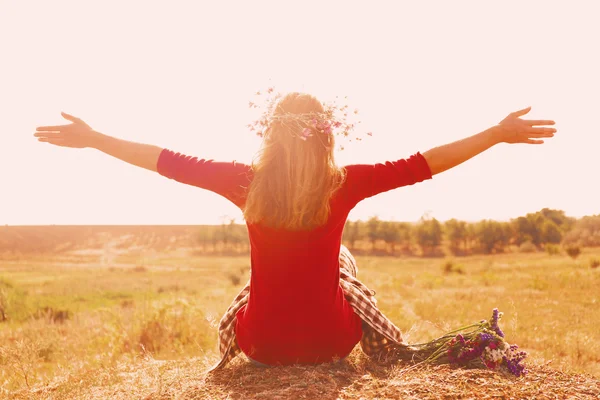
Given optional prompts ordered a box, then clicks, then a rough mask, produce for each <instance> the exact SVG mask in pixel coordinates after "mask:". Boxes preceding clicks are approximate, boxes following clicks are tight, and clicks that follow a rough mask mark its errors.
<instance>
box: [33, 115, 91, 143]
mask: <svg viewBox="0 0 600 400" xmlns="http://www.w3.org/2000/svg"><path fill="white" fill-rule="evenodd" d="M61 115H62V116H63V118H65V119H66V120H68V121H71V124H68V125H55V126H40V127H38V128H36V132H35V133H34V134H33V136H35V137H37V138H38V141H40V142H44V143H50V144H53V145H55V146H61V147H72V148H77V149H83V148H86V147H93V143H94V139H95V138H96V137H97V136H98V135H99V134H98V132H95V131H94V130H93V129H92V128H91V127H90V126H89V125H88V124H86V123H85V122H83V121H82V120H81V119H79V118H77V117H74V116H72V115H69V114H67V113H64V112H63V113H61Z"/></svg>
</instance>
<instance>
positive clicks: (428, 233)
mask: <svg viewBox="0 0 600 400" xmlns="http://www.w3.org/2000/svg"><path fill="white" fill-rule="evenodd" d="M414 233H415V238H416V240H417V243H418V244H419V246H421V250H423V254H429V255H432V254H435V251H436V249H437V248H438V246H439V245H440V244H441V243H442V224H440V222H439V221H438V220H437V219H435V218H431V219H426V218H425V217H422V218H421V220H420V221H419V223H418V224H417V226H416V228H415V229H414Z"/></svg>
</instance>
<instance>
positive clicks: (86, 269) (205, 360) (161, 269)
mask: <svg viewBox="0 0 600 400" xmlns="http://www.w3.org/2000/svg"><path fill="white" fill-rule="evenodd" d="M599 255H600V252H598V251H584V252H583V253H582V254H581V255H580V256H579V257H578V258H577V260H572V259H570V258H569V257H567V256H557V255H554V256H550V255H547V254H541V253H538V254H528V255H523V254H512V255H511V254H507V255H499V256H480V257H468V258H464V259H460V266H461V270H462V271H463V273H461V274H447V273H444V268H443V267H444V260H431V259H418V258H402V259H400V258H374V257H359V258H358V262H359V277H360V278H361V279H362V280H363V281H364V282H365V283H366V284H367V285H369V286H370V287H372V288H373V289H375V290H376V291H377V293H378V300H379V304H380V307H381V308H382V310H383V311H384V312H385V313H386V314H387V315H389V316H390V318H391V319H392V320H394V321H395V322H396V323H397V324H398V326H400V327H401V328H402V329H403V331H405V332H406V333H407V335H406V337H407V339H408V341H409V342H420V341H424V340H429V339H431V338H433V337H435V336H437V335H439V334H440V333H442V332H443V331H445V330H448V329H449V328H454V327H458V326H462V325H464V324H466V323H470V322H473V321H477V320H479V319H481V318H488V317H489V315H488V314H489V313H490V311H491V309H492V308H494V307H499V308H500V309H501V310H502V311H504V312H505V315H506V320H505V321H503V322H504V323H503V327H504V330H505V332H506V335H507V339H508V340H509V341H510V342H513V343H517V344H519V345H520V346H521V347H523V348H524V349H525V350H526V351H528V352H529V353H530V354H531V357H530V362H531V363H532V365H538V367H533V368H532V373H531V374H530V375H529V376H528V377H526V378H524V379H513V378H510V377H508V376H504V375H502V374H498V373H495V372H491V371H474V370H471V371H465V370H452V369H449V368H445V367H443V368H442V367H439V368H426V369H419V370H416V371H411V372H406V371H403V369H402V368H401V366H398V365H396V366H385V365H378V364H376V363H374V362H372V361H370V360H368V359H365V358H364V357H363V356H362V355H360V352H359V351H358V349H356V350H355V352H354V353H353V355H352V356H351V357H350V358H349V359H348V361H345V362H343V363H341V364H338V365H325V366H319V367H290V368H281V369H268V371H266V370H264V369H260V368H255V367H252V366H250V365H248V364H246V363H244V362H241V361H240V362H238V363H236V364H235V365H233V366H232V367H230V368H227V369H226V370H225V371H221V372H219V373H218V374H216V375H214V376H211V377H207V376H206V375H205V374H204V371H205V370H206V369H207V367H208V366H209V365H210V364H211V363H212V362H215V361H216V327H215V323H216V321H217V320H218V318H219V317H220V315H221V314H222V312H223V311H224V310H225V308H226V307H227V305H228V304H229V302H230V301H231V299H232V298H233V297H234V296H235V294H236V293H237V291H239V289H240V288H241V285H243V284H244V283H245V281H246V280H247V278H248V260H247V258H246V257H222V258H217V257H212V258H211V257H190V256H188V255H180V254H173V253H172V254H164V255H161V253H157V252H152V253H150V254H146V253H141V254H137V253H136V254H135V255H132V254H127V253H126V252H125V253H122V254H118V255H115V256H114V257H113V259H112V261H111V263H110V264H107V263H106V262H105V261H103V259H102V254H99V255H98V256H97V257H96V258H94V257H92V256H90V255H89V254H84V255H81V254H79V253H78V254H70V255H69V254H63V255H55V256H52V257H40V256H37V257H30V258H20V259H11V260H3V261H1V262H0V296H1V297H2V299H0V306H1V307H3V308H4V312H5V314H6V316H7V320H6V321H5V322H0V397H2V396H7V397H10V398H19V399H20V398H27V399H29V398H31V399H36V398H40V399H41V398H44V399H46V398H48V399H50V398H53V399H56V398H59V399H62V398H64V399H76V398H86V399H88V398H89V399H93V398H98V399H100V398H103V399H104V398H123V399H125V398H127V399H130V398H148V399H162V398H165V399H166V398H181V399H188V398H189V399H191V398H207V399H209V398H210V399H219V398H240V399H242V398H255V399H260V398H264V399H267V398H268V399H271V398H325V399H330V398H331V399H334V398H348V399H352V398H357V399H358V398H361V397H362V398H398V397H401V398H409V399H410V398H421V399H426V398H486V396H487V398H503V396H504V398H598V396H599V394H598V380H597V378H598V377H600V356H599V354H600V343H599V341H598V336H597V324H598V321H600V308H599V307H598V304H599V302H600V293H599V292H598V287H600V269H598V268H591V267H590V261H591V260H592V259H594V258H598V256H599ZM547 362H552V364H550V365H551V366H552V367H553V368H554V369H550V368H549V367H548V366H546V363H547ZM575 373H587V374H588V375H577V374H575ZM570 395H571V396H572V397H569V396H570ZM303 396H304V397H303ZM577 396H578V397H577ZM586 396H587V397H586ZM594 396H596V397H594Z"/></svg>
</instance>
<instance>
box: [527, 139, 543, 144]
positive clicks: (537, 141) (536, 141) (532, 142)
mask: <svg viewBox="0 0 600 400" xmlns="http://www.w3.org/2000/svg"><path fill="white" fill-rule="evenodd" d="M523 143H527V144H544V141H543V140H535V139H526V140H525V141H524V142H523Z"/></svg>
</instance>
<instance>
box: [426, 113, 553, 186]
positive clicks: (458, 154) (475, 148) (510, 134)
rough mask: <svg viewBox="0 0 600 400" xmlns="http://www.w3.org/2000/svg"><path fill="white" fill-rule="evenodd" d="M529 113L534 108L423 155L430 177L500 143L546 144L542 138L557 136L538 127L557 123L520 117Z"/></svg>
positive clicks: (549, 130)
mask: <svg viewBox="0 0 600 400" xmlns="http://www.w3.org/2000/svg"><path fill="white" fill-rule="evenodd" d="M530 110H531V107H528V108H525V109H523V110H520V111H515V112H514V113H511V114H510V115H509V116H508V117H506V118H504V119H503V120H502V121H501V122H500V123H499V124H498V125H496V126H494V127H492V128H489V129H486V130H485V131H483V132H480V133H478V134H476V135H473V136H471V137H468V138H466V139H462V140H458V141H456V142H453V143H450V144H446V145H444V146H440V147H436V148H433V149H431V150H429V151H427V152H425V153H423V157H425V159H426V160H427V164H428V165H429V168H430V170H431V174H432V175H435V174H439V173H440V172H444V171H446V170H448V169H450V168H453V167H456V166H457V165H459V164H462V163H463V162H465V161H467V160H469V159H471V158H473V157H475V156H476V155H477V154H479V153H482V152H484V151H485V150H487V149H489V148H490V147H492V146H494V145H496V144H498V143H528V144H542V143H544V141H543V140H541V139H543V138H549V137H552V136H554V133H555V132H556V129H554V128H548V127H539V126H543V125H554V121H551V120H524V119H520V118H519V117H521V116H523V115H525V114H527V113H528V112H529V111H530Z"/></svg>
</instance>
